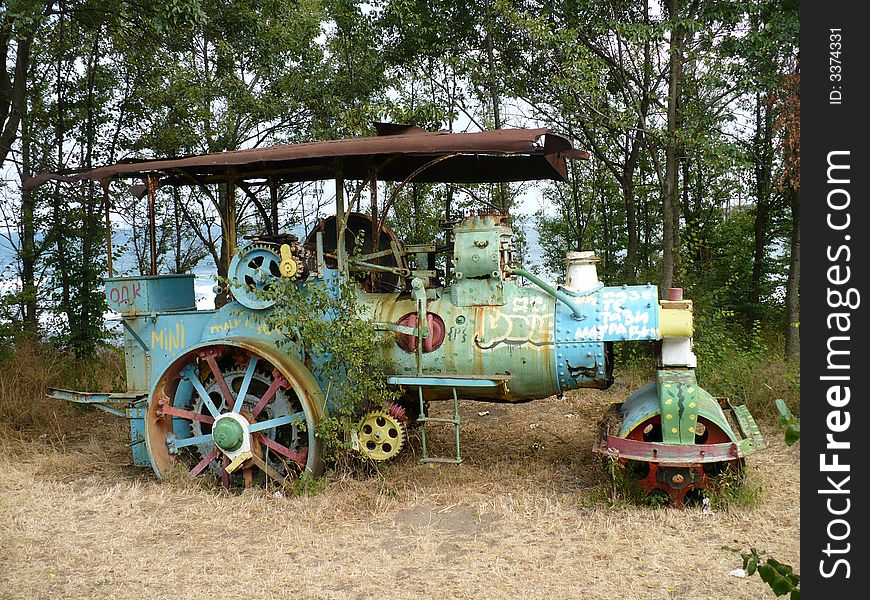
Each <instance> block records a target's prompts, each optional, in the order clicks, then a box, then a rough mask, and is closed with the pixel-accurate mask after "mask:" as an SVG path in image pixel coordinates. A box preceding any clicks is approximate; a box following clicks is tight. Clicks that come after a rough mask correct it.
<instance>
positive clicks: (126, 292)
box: [108, 281, 142, 304]
mask: <svg viewBox="0 0 870 600" xmlns="http://www.w3.org/2000/svg"><path fill="white" fill-rule="evenodd" d="M108 296H109V302H112V303H114V304H134V303H135V302H136V298H141V297H142V282H141V281H131V282H128V283H122V284H121V285H120V286H115V287H111V288H109V294H108Z"/></svg>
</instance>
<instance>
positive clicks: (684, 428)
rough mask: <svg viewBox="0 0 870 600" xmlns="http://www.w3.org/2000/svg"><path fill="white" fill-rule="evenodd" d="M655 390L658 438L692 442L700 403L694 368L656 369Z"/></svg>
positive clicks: (670, 441) (673, 441) (681, 442)
mask: <svg viewBox="0 0 870 600" xmlns="http://www.w3.org/2000/svg"><path fill="white" fill-rule="evenodd" d="M656 391H657V392H658V396H659V402H660V403H661V415H662V441H663V442H664V443H665V444H694V443H695V428H696V427H697V424H698V412H699V410H700V408H699V406H700V403H701V388H700V386H699V385H698V382H697V380H696V379H695V372H694V371H691V370H686V371H677V370H665V369H662V370H659V371H657V372H656ZM708 408H709V407H708ZM717 408H718V406H717Z"/></svg>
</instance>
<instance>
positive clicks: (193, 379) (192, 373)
mask: <svg viewBox="0 0 870 600" xmlns="http://www.w3.org/2000/svg"><path fill="white" fill-rule="evenodd" d="M181 378H182V379H184V380H185V381H187V382H188V383H190V384H191V385H192V386H193V389H195V390H196V393H197V394H199V398H200V400H202V402H203V404H205V407H206V408H207V409H208V412H209V414H211V416H213V417H214V418H215V419H217V418H218V416H219V415H220V411H219V410H218V408H217V407H216V406H215V405H214V402H212V399H211V396H209V395H208V392H207V391H206V389H205V387H203V385H202V382H201V381H200V380H199V371H197V369H196V367H194V366H193V365H192V364H189V365H187V366H185V367H184V368H183V369H182V370H181Z"/></svg>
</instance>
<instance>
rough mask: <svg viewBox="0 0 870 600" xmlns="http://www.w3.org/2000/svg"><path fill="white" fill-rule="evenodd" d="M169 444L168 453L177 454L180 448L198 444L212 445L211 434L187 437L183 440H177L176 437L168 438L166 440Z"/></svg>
mask: <svg viewBox="0 0 870 600" xmlns="http://www.w3.org/2000/svg"><path fill="white" fill-rule="evenodd" d="M166 441H167V442H168V443H169V451H170V452H173V453H175V452H178V451H179V450H180V449H181V448H186V447H188V446H198V445H200V444H210V443H212V438H211V434H210V433H209V434H206V435H195V436H193V437H188V438H184V439H178V438H177V437H174V436H170V438H169V439H168V440H166Z"/></svg>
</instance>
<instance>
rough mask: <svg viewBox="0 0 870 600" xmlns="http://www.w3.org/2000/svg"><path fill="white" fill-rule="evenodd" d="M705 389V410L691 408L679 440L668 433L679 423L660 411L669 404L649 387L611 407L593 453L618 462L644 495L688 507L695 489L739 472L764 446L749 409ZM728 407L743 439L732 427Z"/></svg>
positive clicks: (696, 407)
mask: <svg viewBox="0 0 870 600" xmlns="http://www.w3.org/2000/svg"><path fill="white" fill-rule="evenodd" d="M659 389H661V388H659ZM700 391H701V392H702V394H701V395H699V396H694V398H699V401H698V404H700V407H698V406H693V407H692V408H694V409H697V412H696V413H695V414H694V415H693V416H692V419H691V420H692V424H691V425H690V426H689V427H687V428H686V430H685V431H683V432H682V433H683V436H682V438H680V439H679V440H677V441H675V440H674V439H673V437H674V435H676V434H677V432H675V431H673V429H671V431H670V432H669V431H666V430H665V428H672V427H676V425H675V421H676V419H675V418H672V419H664V421H665V423H664V424H663V418H662V414H663V412H664V415H665V417H667V416H668V412H667V410H664V411H663V410H662V409H661V407H662V406H664V407H665V408H666V409H667V407H668V405H667V403H666V399H665V398H660V397H659V394H658V392H657V387H656V385H655V384H650V385H648V386H646V387H644V388H641V389H640V390H638V391H637V392H635V393H634V394H632V396H631V397H629V398H628V399H627V400H626V401H625V402H624V403H622V404H616V405H613V406H612V407H611V411H610V413H609V414H608V416H607V417H606V418H605V420H604V421H602V423H601V424H600V425H599V434H598V439H597V441H596V445H595V447H594V451H596V452H598V453H601V454H604V455H607V456H610V457H611V458H614V459H616V460H618V461H619V463H620V464H621V465H622V466H623V467H624V468H625V469H626V470H627V472H629V473H630V474H631V476H632V477H633V478H634V479H635V480H636V482H637V483H638V484H639V485H640V487H641V488H642V489H643V490H644V491H645V492H647V493H654V492H657V491H658V492H664V493H665V494H667V495H668V496H669V497H670V498H671V501H672V503H673V504H675V505H678V506H681V505H683V504H684V503H685V499H686V495H687V494H688V493H689V492H690V491H692V490H701V489H703V488H705V487H707V486H708V485H709V484H710V481H711V479H712V478H714V477H716V476H718V475H721V474H722V473H723V472H725V471H726V470H729V469H733V470H736V471H737V472H738V473H739V472H740V471H741V470H742V468H743V465H744V457H745V456H746V455H748V454H751V453H752V452H754V451H755V450H758V449H761V448H762V447H763V446H764V442H763V440H762V439H761V435H760V433H759V432H758V428H757V427H756V426H755V422H754V421H753V420H752V417H751V416H750V415H749V412H748V411H747V410H746V409H745V407H742V406H741V407H736V408H734V407H731V406H730V405H728V404H727V403H726V402H725V401H721V403H720V401H717V400H715V399H714V398H712V397H711V396H710V395H709V394H707V393H706V392H704V391H703V390H700ZM662 400H665V402H661V401H662ZM723 405H724V406H723ZM685 408H688V403H687V404H686V407H685ZM726 408H727V409H728V410H729V412H732V413H733V414H732V419H731V421H733V422H736V423H737V424H738V425H739V431H740V432H741V433H743V436H740V435H738V434H737V433H736V432H735V430H734V428H732V427H731V425H730V423H729V420H728V418H727V417H726V414H725V410H726ZM676 414H677V415H679V414H680V413H676ZM668 433H672V435H671V436H668V435H667V434H668ZM686 433H688V434H689V436H688V437H686V435H685V434H686ZM668 437H670V438H671V439H667V438H668Z"/></svg>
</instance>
